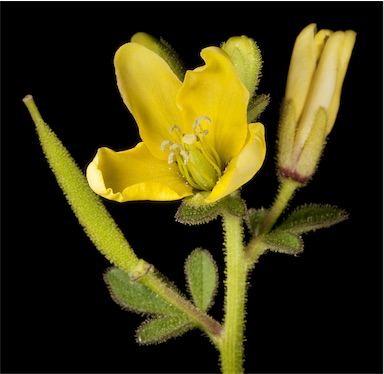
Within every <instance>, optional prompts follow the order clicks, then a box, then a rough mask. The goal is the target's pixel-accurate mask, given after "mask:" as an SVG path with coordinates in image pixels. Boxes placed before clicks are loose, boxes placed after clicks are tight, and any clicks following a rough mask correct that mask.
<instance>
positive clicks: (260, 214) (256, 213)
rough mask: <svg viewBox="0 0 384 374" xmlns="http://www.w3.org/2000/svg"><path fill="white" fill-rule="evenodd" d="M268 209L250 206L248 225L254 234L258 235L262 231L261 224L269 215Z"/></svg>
mask: <svg viewBox="0 0 384 374" xmlns="http://www.w3.org/2000/svg"><path fill="white" fill-rule="evenodd" d="M267 213H268V210H267V209H265V208H259V209H255V208H250V209H249V210H248V217H247V225H248V228H249V231H250V232H251V234H253V235H254V236H257V235H258V234H259V232H260V228H261V224H262V223H263V221H264V219H265V217H266V216H267Z"/></svg>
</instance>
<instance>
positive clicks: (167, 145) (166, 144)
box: [160, 140, 173, 151]
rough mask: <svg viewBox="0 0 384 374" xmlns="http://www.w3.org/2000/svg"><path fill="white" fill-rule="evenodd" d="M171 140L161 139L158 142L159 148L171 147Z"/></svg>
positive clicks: (163, 149)
mask: <svg viewBox="0 0 384 374" xmlns="http://www.w3.org/2000/svg"><path fill="white" fill-rule="evenodd" d="M172 144H173V143H172V142H171V141H170V140H163V141H162V142H161V144H160V149H161V150H162V151H165V150H166V149H167V147H171V146H172Z"/></svg>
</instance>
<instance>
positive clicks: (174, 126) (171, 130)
mask: <svg viewBox="0 0 384 374" xmlns="http://www.w3.org/2000/svg"><path fill="white" fill-rule="evenodd" d="M173 130H177V131H178V132H180V133H181V129H180V127H179V126H177V125H172V126H171V128H170V129H169V133H170V134H172V132H173Z"/></svg>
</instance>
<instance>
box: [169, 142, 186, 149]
mask: <svg viewBox="0 0 384 374" xmlns="http://www.w3.org/2000/svg"><path fill="white" fill-rule="evenodd" d="M175 149H178V150H179V151H182V150H183V147H182V146H181V145H180V144H179V143H175V144H172V145H171V147H170V148H169V150H170V151H174V150H175Z"/></svg>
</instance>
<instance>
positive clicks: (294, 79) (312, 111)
mask: <svg viewBox="0 0 384 374" xmlns="http://www.w3.org/2000/svg"><path fill="white" fill-rule="evenodd" d="M355 39H356V33H355V32H354V31H352V30H348V31H336V32H333V31H330V30H320V31H319V32H317V30H316V24H314V23H312V24H310V25H308V26H307V27H305V28H304V29H303V30H302V31H301V33H300V34H299V35H298V37H297V39H296V42H295V45H294V48H293V52H292V57H291V62H290V66H289V72H288V78H287V85H286V91H285V98H284V106H283V111H282V115H281V123H280V131H279V154H278V164H279V167H280V171H281V173H282V175H283V177H288V178H292V179H294V180H297V181H298V182H302V183H305V182H306V181H308V180H309V179H310V178H311V176H312V174H313V173H314V171H315V169H316V166H317V163H318V160H319V158H320V156H321V152H322V150H323V147H324V145H325V140H326V137H327V136H328V134H329V133H330V131H331V130H332V128H333V125H334V123H335V120H336V116H337V112H338V110H339V105H340V96H341V88H342V85H343V82H344V78H345V74H346V72H347V67H348V64H349V60H350V58H351V54H352V50H353V47H354V44H355Z"/></svg>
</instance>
